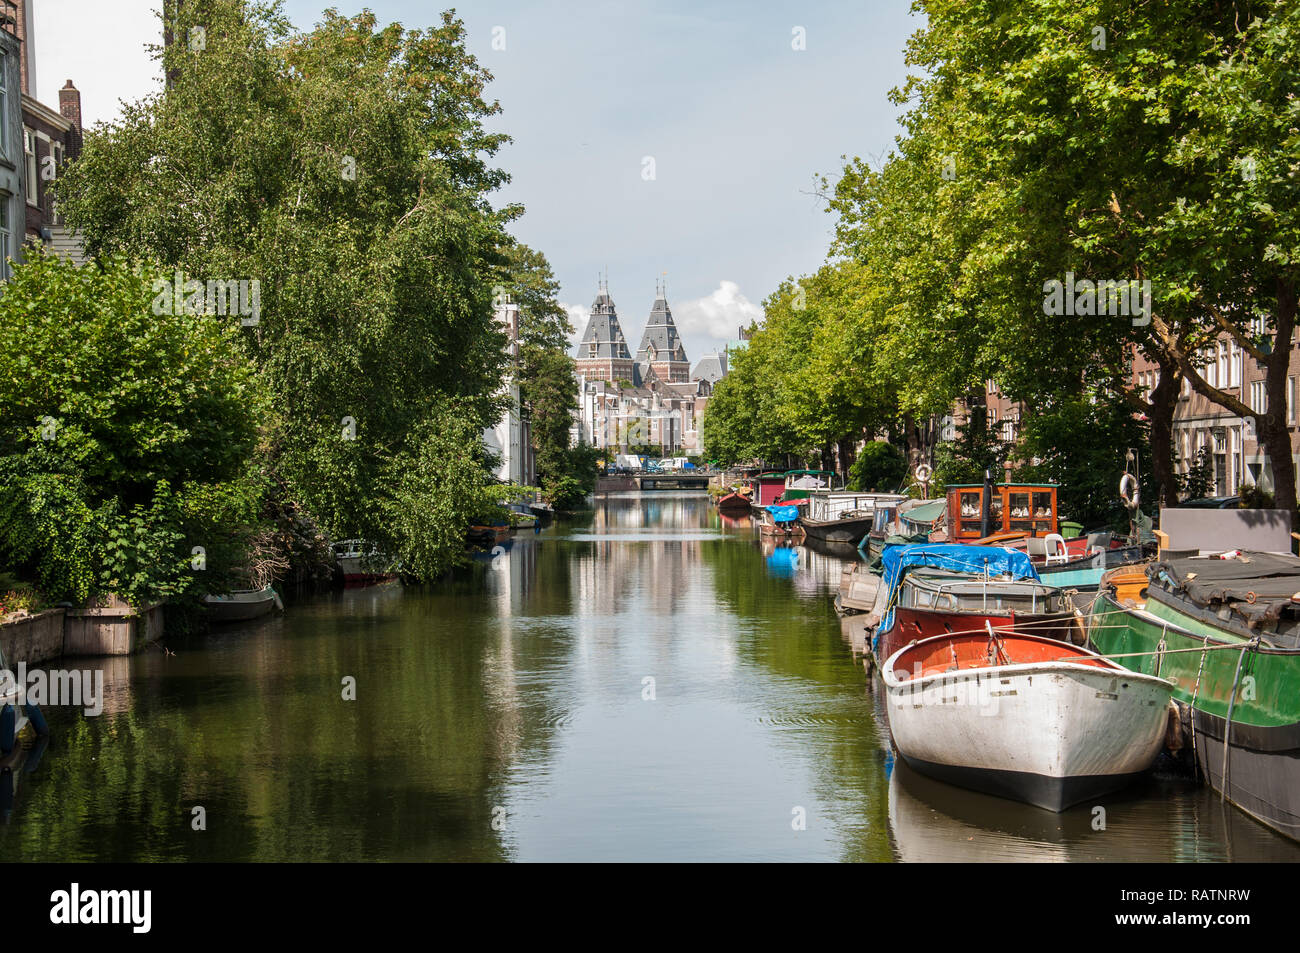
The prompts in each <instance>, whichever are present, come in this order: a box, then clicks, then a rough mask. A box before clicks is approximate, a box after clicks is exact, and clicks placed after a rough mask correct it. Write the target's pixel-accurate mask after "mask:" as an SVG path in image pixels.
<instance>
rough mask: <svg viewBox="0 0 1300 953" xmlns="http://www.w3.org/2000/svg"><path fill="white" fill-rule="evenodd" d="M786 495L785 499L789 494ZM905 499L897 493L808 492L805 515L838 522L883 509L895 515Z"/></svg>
mask: <svg viewBox="0 0 1300 953" xmlns="http://www.w3.org/2000/svg"><path fill="white" fill-rule="evenodd" d="M794 492H797V491H794V490H791V491H788V492H787V493H786V499H790V494H792V493H794ZM905 499H907V497H905V496H901V495H900V494H898V493H855V492H853V491H851V490H809V491H808V512H807V513H806V514H805V515H806V516H807V517H808V518H809V519H813V520H822V521H830V520H839V519H843V518H845V517H847V516H849V515H851V514H861V515H864V516H865V515H867V514H877V513H880V512H882V508H884V507H893V510H891V513H892V514H894V515H896V514H897V508H898V504H899V503H901V502H902V501H903V500H905Z"/></svg>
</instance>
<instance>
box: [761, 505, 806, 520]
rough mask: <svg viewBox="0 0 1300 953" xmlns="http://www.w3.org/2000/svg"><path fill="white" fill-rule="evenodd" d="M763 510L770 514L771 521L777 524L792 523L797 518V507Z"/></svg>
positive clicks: (772, 507) (770, 507) (774, 507)
mask: <svg viewBox="0 0 1300 953" xmlns="http://www.w3.org/2000/svg"><path fill="white" fill-rule="evenodd" d="M765 509H766V510H767V511H768V512H769V513H771V514H772V519H774V520H776V521H777V522H778V523H793V522H794V521H795V520H797V519H798V518H799V507H797V506H768V507H765Z"/></svg>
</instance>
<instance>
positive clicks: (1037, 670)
mask: <svg viewBox="0 0 1300 953" xmlns="http://www.w3.org/2000/svg"><path fill="white" fill-rule="evenodd" d="M881 675H882V677H883V678H884V681H885V688H886V691H887V693H888V700H887V710H888V713H889V729H890V733H891V735H892V736H893V741H894V746H895V747H896V748H897V749H898V753H899V755H901V756H902V758H903V759H904V760H905V761H906V762H907V763H908V765H909V766H911V767H912V768H914V769H915V770H917V771H919V772H921V773H922V774H926V775H929V776H931V777H933V778H937V779H938V780H941V781H947V782H949V783H953V784H957V785H960V786H962V787H968V788H972V789H974V790H978V791H984V792H986V793H989V794H996V795H999V796H1001V797H1008V798H1013V799H1016V800H1020V801H1025V802H1027V803H1029V804H1033V805H1036V806H1038V807H1041V808H1045V809H1047V810H1049V811H1063V810H1065V809H1066V808H1068V807H1070V806H1071V805H1074V804H1078V803H1080V802H1083V801H1087V800H1090V799H1092V798H1096V797H1100V796H1101V795H1104V794H1108V793H1110V792H1112V791H1115V790H1118V789H1119V788H1121V787H1123V786H1125V785H1126V784H1128V783H1129V782H1130V781H1132V780H1133V779H1134V778H1136V777H1137V776H1138V775H1140V774H1142V773H1143V772H1145V771H1146V770H1147V769H1148V768H1149V767H1150V766H1151V763H1152V761H1154V760H1155V757H1156V755H1157V754H1159V752H1160V748H1161V746H1162V745H1163V743H1164V738H1165V727H1166V723H1167V720H1168V710H1169V702H1170V695H1171V694H1172V692H1173V684H1172V683H1171V682H1170V681H1168V680H1167V679H1163V678H1157V677H1155V676H1152V675H1141V674H1138V673H1136V672H1131V671H1129V670H1128V669H1126V668H1124V667H1123V666H1121V665H1119V664H1118V663H1116V662H1113V661H1111V660H1109V659H1107V658H1104V657H1103V656H1101V655H1098V654H1097V653H1096V652H1092V651H1090V650H1089V649H1086V648H1081V647H1079V646H1074V645H1067V644H1064V643H1061V642H1058V641H1055V640H1053V639H1047V638H1043V637H1041V636H1037V635H1025V634H1021V633H1018V632H1015V631H1014V630H1010V631H1008V630H1002V631H999V630H995V629H994V628H993V627H992V626H986V631H985V632H984V633H968V634H964V635H941V636H936V637H934V638H929V639H923V640H921V641H919V642H915V643H912V644H910V645H905V646H903V647H902V648H901V649H899V650H898V651H897V652H895V653H894V654H893V655H892V656H890V657H889V658H888V659H887V660H886V661H885V664H884V666H883V668H882V671H881Z"/></svg>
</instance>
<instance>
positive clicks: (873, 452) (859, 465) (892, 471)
mask: <svg viewBox="0 0 1300 953" xmlns="http://www.w3.org/2000/svg"><path fill="white" fill-rule="evenodd" d="M906 476H907V458H906V457H905V456H903V452H902V451H901V450H899V449H898V447H896V446H894V445H893V444H892V443H886V442H884V441H883V440H874V441H872V442H871V443H868V444H867V445H866V446H864V447H863V448H862V449H861V450H860V451H858V455H857V457H856V458H855V459H854V461H853V465H852V466H851V467H849V480H848V489H850V490H880V491H892V490H894V489H896V488H897V487H898V485H899V484H900V483H902V482H903V479H904V477H906Z"/></svg>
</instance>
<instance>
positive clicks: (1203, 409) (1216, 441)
mask: <svg viewBox="0 0 1300 953" xmlns="http://www.w3.org/2000/svg"><path fill="white" fill-rule="evenodd" d="M1259 332H1260V333H1261V334H1262V333H1263V328H1262V327H1260V328H1259ZM1298 348H1300V344H1296V345H1293V346H1292V349H1291V357H1290V362H1289V370H1288V373H1287V380H1286V388H1285V391H1286V410H1285V415H1286V416H1285V420H1286V425H1287V429H1288V430H1289V431H1290V434H1291V455H1292V458H1294V459H1300V428H1297V420H1296V415H1297V404H1298V403H1300V402H1298V401H1297V386H1300V353H1297V349H1298ZM1202 358H1203V360H1204V363H1203V364H1202V371H1201V374H1202V376H1203V377H1204V378H1205V380H1206V383H1208V384H1210V385H1211V386H1213V387H1217V388H1219V389H1220V390H1224V391H1227V392H1228V393H1230V394H1232V395H1234V396H1235V397H1237V398H1238V399H1240V400H1241V401H1242V403H1244V404H1245V405H1246V406H1247V407H1250V408H1251V409H1252V410H1255V411H1257V412H1260V413H1263V412H1264V411H1266V410H1267V409H1268V400H1267V396H1266V394H1265V392H1264V379H1265V377H1266V376H1267V375H1266V373H1265V368H1264V367H1263V366H1262V365H1261V364H1260V363H1259V362H1258V361H1256V360H1255V359H1254V358H1252V357H1251V356H1250V355H1249V354H1247V353H1246V352H1245V351H1243V350H1242V349H1241V348H1240V347H1239V346H1238V345H1237V343H1236V342H1235V341H1233V340H1232V338H1231V336H1230V335H1229V334H1227V333H1226V332H1225V333H1224V334H1222V335H1220V336H1219V339H1218V340H1217V341H1216V342H1215V343H1214V345H1213V346H1211V347H1208V348H1206V349H1205V351H1204V352H1203V355H1202ZM1132 373H1133V376H1132V385H1133V387H1134V388H1136V389H1138V390H1141V391H1142V392H1143V393H1148V394H1149V393H1150V391H1151V390H1152V389H1153V388H1154V387H1155V386H1156V383H1157V382H1158V381H1159V379H1160V368H1159V366H1157V365H1156V364H1153V363H1152V362H1150V361H1148V360H1146V358H1144V357H1143V356H1142V355H1141V354H1138V355H1136V356H1135V358H1134V360H1133V372H1132ZM1173 436H1174V451H1175V453H1177V455H1178V460H1177V467H1178V471H1179V472H1180V473H1186V472H1187V471H1188V470H1189V469H1190V468H1191V466H1192V464H1193V463H1194V462H1195V460H1196V457H1197V454H1198V453H1199V452H1200V450H1201V448H1202V447H1208V448H1209V454H1210V464H1211V474H1212V475H1213V478H1214V487H1213V489H1212V490H1211V493H1210V495H1211V496H1231V495H1233V494H1235V493H1237V491H1238V490H1240V489H1241V487H1242V486H1244V485H1246V484H1254V485H1256V486H1259V487H1261V488H1263V489H1266V490H1272V489H1273V477H1272V471H1271V469H1270V467H1269V459H1268V454H1267V453H1266V452H1265V450H1264V448H1263V447H1261V446H1260V444H1259V441H1258V440H1256V439H1255V427H1254V421H1253V420H1249V419H1243V418H1241V417H1238V416H1236V415H1235V414H1233V413H1230V412H1229V411H1227V410H1225V409H1224V408H1223V407H1220V406H1219V405H1218V404H1216V403H1213V402H1212V401H1210V400H1209V399H1208V398H1206V397H1202V396H1201V395H1200V394H1198V393H1196V392H1195V391H1193V390H1192V387H1191V385H1190V384H1189V383H1188V382H1187V381H1185V380H1184V381H1183V387H1182V391H1181V392H1180V393H1179V395H1178V405H1177V407H1176V408H1175V409H1174V434H1173Z"/></svg>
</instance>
